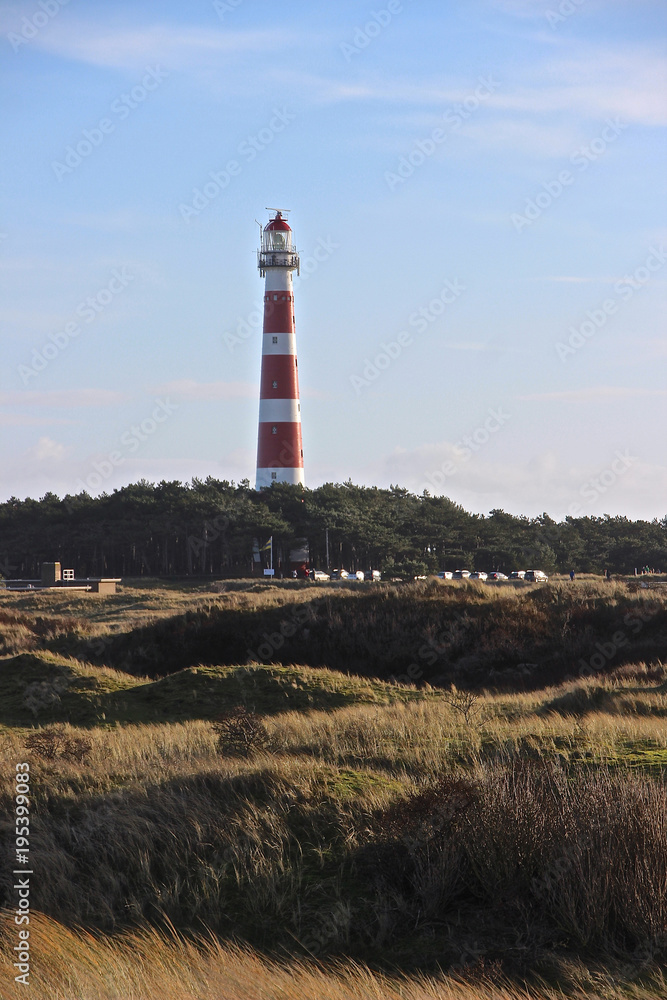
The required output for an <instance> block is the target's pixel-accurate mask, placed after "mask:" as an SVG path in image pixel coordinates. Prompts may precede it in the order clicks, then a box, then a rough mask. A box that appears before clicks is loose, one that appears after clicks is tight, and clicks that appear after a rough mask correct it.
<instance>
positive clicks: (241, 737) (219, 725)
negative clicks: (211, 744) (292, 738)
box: [213, 705, 270, 757]
mask: <svg viewBox="0 0 667 1000" xmlns="http://www.w3.org/2000/svg"><path fill="white" fill-rule="evenodd" d="M213 731H214V732H215V733H216V734H217V737H218V740H217V744H216V745H217V749H218V753H221V754H223V755H224V756H225V757H252V756H253V754H255V753H258V752H259V751H260V750H267V749H269V746H270V739H269V734H268V732H267V729H266V726H265V725H264V723H263V722H262V720H261V719H260V717H259V716H258V715H256V714H255V713H254V712H249V711H248V710H247V709H246V708H244V707H243V706H242V705H238V706H237V707H236V708H234V709H232V710H231V711H229V712H224V713H223V714H222V715H220V716H218V718H217V720H216V721H215V723H214V724H213Z"/></svg>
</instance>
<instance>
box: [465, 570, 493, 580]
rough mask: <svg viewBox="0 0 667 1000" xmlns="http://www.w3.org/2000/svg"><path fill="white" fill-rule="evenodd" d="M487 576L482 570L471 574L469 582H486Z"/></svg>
mask: <svg viewBox="0 0 667 1000" xmlns="http://www.w3.org/2000/svg"><path fill="white" fill-rule="evenodd" d="M488 578H489V574H488V573H484V572H483V571H482V570H477V571H476V572H475V573H471V574H470V577H469V579H470V580H488Z"/></svg>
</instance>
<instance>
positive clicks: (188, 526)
mask: <svg viewBox="0 0 667 1000" xmlns="http://www.w3.org/2000/svg"><path fill="white" fill-rule="evenodd" d="M269 538H272V539H273V564H274V568H275V570H276V575H278V576H279V575H280V574H281V573H284V575H285V576H289V575H290V572H291V566H290V551H292V552H293V551H294V550H295V548H298V547H299V545H300V544H302V543H303V541H304V540H305V542H306V543H307V545H308V547H309V553H310V565H311V566H313V567H317V568H322V569H324V568H326V566H327V550H328V557H329V558H328V565H329V566H330V567H332V568H333V567H342V568H345V569H347V570H357V569H364V570H366V569H380V570H381V571H382V572H383V575H384V576H385V578H386V577H392V576H397V577H404V578H405V577H410V578H411V577H412V576H416V575H421V574H423V573H428V572H435V571H438V570H444V569H446V570H453V569H459V568H460V569H469V570H475V569H480V570H485V571H487V572H491V571H494V570H498V571H501V572H505V573H509V572H511V571H512V570H515V569H526V568H537V569H543V570H545V572H547V573H549V572H552V573H553V572H569V571H570V570H571V569H574V570H575V571H577V572H593V573H602V572H604V571H605V570H607V569H609V570H610V571H611V572H613V573H633V572H634V570H635V569H638V570H640V569H641V568H643V567H644V566H650V567H652V568H657V569H660V568H662V569H665V570H667V517H665V518H663V519H662V520H658V519H655V520H653V521H650V522H649V521H631V520H629V519H628V518H626V517H609V516H608V515H605V516H602V517H577V518H573V517H566V518H565V520H564V521H560V522H556V521H554V520H553V519H552V518H551V517H550V516H549V515H548V514H542V515H540V516H539V517H534V518H529V517H524V516H517V515H513V514H508V513H506V512H505V511H503V510H492V511H490V513H489V514H488V515H486V516H485V515H480V514H471V513H469V512H467V511H466V510H464V508H463V507H461V506H460V505H459V504H456V503H454V502H453V501H452V500H449V499H448V498H447V497H434V496H430V495H429V493H428V492H427V491H425V492H424V493H423V494H421V495H419V496H417V495H415V494H412V493H410V492H409V491H408V490H406V489H403V488H401V487H399V486H391V487H390V488H389V489H378V488H377V487H364V486H356V485H354V484H353V483H352V482H349V481H348V482H346V483H343V484H338V483H336V484H334V483H326V484H325V485H323V486H320V487H318V488H317V489H312V490H310V489H304V488H303V487H300V486H289V485H287V484H282V483H276V484H273V485H272V486H271V487H270V489H266V490H262V491H260V492H257V491H255V490H254V489H251V487H250V484H249V482H248V480H241V482H240V483H238V484H236V483H234V482H229V481H227V480H218V479H213V478H211V477H208V478H207V479H205V480H202V479H193V480H192V482H191V483H180V482H177V481H173V482H167V481H164V480H163V481H162V482H160V483H150V482H147V481H146V480H141V481H139V482H137V483H133V484H131V485H129V486H124V487H122V488H121V489H117V490H114V491H113V492H112V493H103V494H102V495H101V496H98V497H91V496H89V495H88V494H87V493H85V492H83V493H79V494H77V495H68V496H65V497H64V498H62V499H61V498H60V497H58V496H56V495H55V494H54V493H47V494H46V495H45V496H43V497H42V498H41V499H39V500H33V499H29V498H28V499H25V500H19V499H17V498H16V497H11V498H10V499H9V500H7V501H6V502H4V503H2V504H0V573H1V574H2V576H4V577H23V578H38V577H39V573H40V565H41V563H42V562H43V561H46V562H49V561H54V560H58V561H60V562H61V563H62V565H63V568H65V567H68V568H70V567H71V568H73V569H74V570H75V571H76V574H77V576H98V575H103V576H120V577H123V576H125V577H140V576H146V577H149V576H151V577H155V576H164V577H169V576H216V577H225V576H226V577H234V576H251V575H256V576H262V575H263V568H264V567H266V566H268V562H269V550H268V549H267V548H266V543H267V542H268V540H269Z"/></svg>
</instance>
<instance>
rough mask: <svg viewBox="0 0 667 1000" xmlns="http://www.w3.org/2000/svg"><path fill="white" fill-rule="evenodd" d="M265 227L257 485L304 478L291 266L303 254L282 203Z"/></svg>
mask: <svg viewBox="0 0 667 1000" xmlns="http://www.w3.org/2000/svg"><path fill="white" fill-rule="evenodd" d="M267 211H270V212H275V213H276V214H275V217H274V218H273V219H271V221H270V222H269V223H268V225H267V226H265V227H264V229H263V231H262V245H261V247H260V248H259V250H258V251H257V266H258V267H259V273H260V275H261V276H262V277H264V276H266V283H265V286H264V332H263V334H262V376H261V382H260V392H259V434H258V438H257V478H256V481H255V489H258V490H261V489H262V488H263V487H265V486H270V485H271V483H276V482H277V483H293V484H297V483H300V484H301V485H303V484H304V478H303V444H302V442H301V403H300V401H299V371H298V368H297V360H296V334H295V333H294V291H293V288H292V271H296V272H297V273H298V271H299V254H298V253H297V250H296V247H294V246H292V230H291V229H290V227H289V226H288V224H287V221H286V220H285V219H284V218H283V213H282V212H280V211H278V209H274V208H271V209H267Z"/></svg>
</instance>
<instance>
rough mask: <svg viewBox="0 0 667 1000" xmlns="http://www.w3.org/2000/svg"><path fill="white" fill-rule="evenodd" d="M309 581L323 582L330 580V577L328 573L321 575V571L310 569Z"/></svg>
mask: <svg viewBox="0 0 667 1000" xmlns="http://www.w3.org/2000/svg"><path fill="white" fill-rule="evenodd" d="M310 579H311V580H317V581H320V582H324V581H325V580H330V579H331V577H330V576H329V574H328V573H323V572H322V570H321V569H311V571H310Z"/></svg>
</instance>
